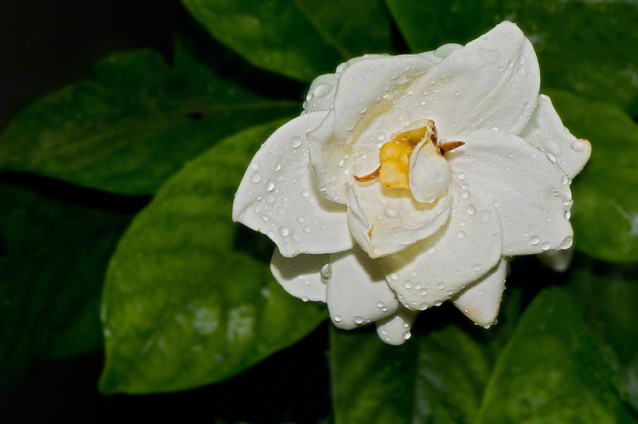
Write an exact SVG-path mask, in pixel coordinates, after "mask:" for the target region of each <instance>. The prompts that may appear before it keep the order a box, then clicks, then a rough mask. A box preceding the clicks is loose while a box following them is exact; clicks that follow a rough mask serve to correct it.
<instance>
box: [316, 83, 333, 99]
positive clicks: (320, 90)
mask: <svg viewBox="0 0 638 424" xmlns="http://www.w3.org/2000/svg"><path fill="white" fill-rule="evenodd" d="M330 91H332V84H328V83H323V84H319V85H318V86H316V87H315V89H314V91H313V92H312V93H313V94H314V95H315V97H324V96H325V95H326V94H328V93H330Z"/></svg>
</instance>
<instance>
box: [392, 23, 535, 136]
mask: <svg viewBox="0 0 638 424" xmlns="http://www.w3.org/2000/svg"><path fill="white" fill-rule="evenodd" d="M539 85H540V71H539V68H538V61H537V59H536V54H535V53H534V49H533V47H532V45H531V43H530V42H529V40H527V39H526V38H525V36H524V35H523V33H522V32H521V30H520V29H519V28H518V27H517V26H516V25H515V24H513V23H511V22H503V23H501V24H499V25H497V26H496V27H495V28H494V29H492V30H491V31H489V32H488V33H487V34H485V35H483V36H481V37H480V38H478V39H476V40H474V41H472V42H470V43H468V44H467V45H466V46H465V47H464V48H462V49H456V50H453V51H452V52H451V53H449V55H448V56H447V57H446V58H445V59H443V60H442V61H441V63H439V64H438V65H437V66H436V67H434V68H433V69H432V70H431V71H430V72H429V73H428V74H427V75H426V77H425V78H421V79H419V84H418V86H416V87H414V88H413V90H412V91H413V93H414V95H413V96H412V97H410V96H404V97H401V98H400V101H398V102H397V107H402V106H403V107H406V106H409V107H411V109H410V111H411V113H410V114H409V117H410V119H411V120H416V119H426V118H428V119H432V120H434V122H435V123H436V126H437V128H438V130H439V134H440V135H441V136H442V137H443V138H447V139H448V140H455V139H457V138H458V136H459V135H462V134H464V133H466V132H468V131H471V130H475V129H490V128H494V127H497V128H499V129H500V130H502V131H506V132H509V133H511V134H518V133H519V132H520V131H521V129H522V128H523V127H524V126H525V124H527V121H528V120H529V118H530V116H531V114H532V112H533V111H534V109H535V107H536V100H537V97H538V89H539ZM420 100H426V102H423V103H421V102H420Z"/></svg>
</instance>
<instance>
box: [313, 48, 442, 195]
mask: <svg viewBox="0 0 638 424" xmlns="http://www.w3.org/2000/svg"><path fill="white" fill-rule="evenodd" d="M432 66H434V64H433V63H432V62H431V61H429V60H426V59H424V58H422V57H419V56H418V55H404V56H385V57H372V58H367V59H365V60H359V61H352V62H351V63H350V64H349V65H348V67H347V68H346V69H345V70H344V71H343V73H342V74H341V76H340V77H339V81H338V84H337V92H336V95H335V99H334V109H333V110H332V111H330V113H329V114H328V116H327V117H326V119H325V120H324V121H323V122H322V123H321V125H320V126H319V127H317V129H316V130H314V131H312V132H311V133H310V134H309V135H308V142H309V150H310V163H311V164H312V167H313V169H314V171H315V175H316V176H317V181H318V183H319V186H320V187H321V188H322V192H323V194H324V195H325V196H326V198H328V199H329V200H332V201H333V202H338V203H342V204H345V203H346V197H347V194H346V192H345V190H344V184H346V183H352V182H353V181H354V179H353V176H354V175H355V173H359V174H360V175H364V174H367V173H369V172H371V171H373V170H374V169H376V168H377V167H378V166H379V148H380V147H381V145H382V144H383V143H384V142H385V141H389V138H388V137H389V136H390V134H392V133H394V132H395V131H397V130H400V129H401V128H403V127H405V126H406V125H407V124H409V122H406V121H405V120H403V118H404V117H405V116H406V111H405V110H404V109H403V108H396V107H394V100H393V97H394V96H400V95H401V93H403V92H404V91H405V90H407V87H409V86H410V84H411V83H412V82H413V80H414V79H417V78H419V77H420V76H421V77H422V76H423V75H425V74H426V73H427V71H428V70H429V69H430V68H431V67H432ZM355 127H356V128H355Z"/></svg>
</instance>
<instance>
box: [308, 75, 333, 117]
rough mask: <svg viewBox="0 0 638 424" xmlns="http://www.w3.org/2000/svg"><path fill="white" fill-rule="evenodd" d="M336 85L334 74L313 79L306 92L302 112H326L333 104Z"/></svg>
mask: <svg viewBox="0 0 638 424" xmlns="http://www.w3.org/2000/svg"><path fill="white" fill-rule="evenodd" d="M336 85H337V76H336V75H335V74H324V75H320V76H318V77H317V78H315V80H314V81H313V82H312V84H311V85H310V89H309V90H308V95H307V96H306V102H305V103H304V110H305V111H306V112H309V113H310V112H317V111H319V112H320V111H324V112H327V111H328V109H330V107H331V106H332V103H333V102H334V98H335V92H336V91H337V90H336Z"/></svg>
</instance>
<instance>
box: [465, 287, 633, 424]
mask: <svg viewBox="0 0 638 424" xmlns="http://www.w3.org/2000/svg"><path fill="white" fill-rule="evenodd" d="M614 379H615V371H614V369H613V366H612V362H611V359H610V358H609V357H608V356H606V355H605V352H604V351H603V350H602V349H601V347H600V346H599V344H598V342H597V340H596V338H595V337H594V335H593V334H592V333H591V332H590V330H589V329H588V328H587V326H586V325H585V323H584V321H583V319H582V317H581V315H580V314H579V313H578V310H577V309H576V308H575V306H574V305H573V304H572V303H571V301H570V300H569V298H567V297H566V296H565V294H563V293H562V292H561V291H560V289H557V288H553V289H547V290H545V291H543V292H542V293H541V294H540V295H539V296H537V297H536V298H535V299H534V302H533V303H532V304H531V305H530V307H529V308H528V309H527V311H526V313H525V315H524V316H523V319H522V320H521V322H520V324H519V326H518V328H517V330H516V332H515V334H514V335H513V336H512V338H511V340H510V341H509V343H508V346H507V347H506V348H505V350H504V351H503V352H502V354H501V356H500V357H499V360H498V362H497V364H496V367H495V369H494V372H493V374H492V377H491V378H490V382H489V384H488V386H487V389H486V391H485V395H484V398H483V402H482V406H481V410H480V413H479V419H478V421H477V422H478V423H504V424H506V423H516V424H519V423H524V422H539V423H540V422H542V423H601V424H602V423H609V424H618V423H632V422H635V419H634V417H632V415H631V413H630V412H629V410H628V409H627V408H626V407H625V405H624V404H623V403H622V402H621V401H620V399H619V397H618V394H617V392H616V391H615V389H614V387H613V382H614Z"/></svg>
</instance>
